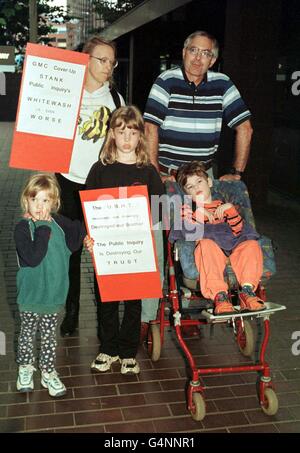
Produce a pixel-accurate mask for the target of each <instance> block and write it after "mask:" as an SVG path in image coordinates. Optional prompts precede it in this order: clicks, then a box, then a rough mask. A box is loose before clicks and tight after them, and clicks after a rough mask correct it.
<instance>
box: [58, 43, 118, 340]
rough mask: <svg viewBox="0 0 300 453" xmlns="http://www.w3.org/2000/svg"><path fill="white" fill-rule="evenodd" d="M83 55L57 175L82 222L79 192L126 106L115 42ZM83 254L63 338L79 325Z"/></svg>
mask: <svg viewBox="0 0 300 453" xmlns="http://www.w3.org/2000/svg"><path fill="white" fill-rule="evenodd" d="M82 52H84V53H88V54H89V55H90V59H89V63H88V69H87V77H86V81H85V86H84V90H83V96H82V101H81V106H80V113H79V118H78V126H77V130H76V135H75V142H74V147H73V152H72V158H71V163H70V169H69V173H67V174H56V177H57V179H58V182H59V185H60V189H61V199H62V214H63V215H65V216H66V217H69V218H71V219H80V220H81V219H82V218H83V216H82V210H81V203H80V198H79V194H78V192H79V191H80V190H84V188H85V180H86V177H87V175H88V172H89V170H90V168H91V166H92V165H93V164H94V162H96V161H97V160H98V158H99V152H100V150H101V148H102V145H103V143H104V140H105V136H106V132H107V128H108V121H109V118H110V114H111V112H112V111H113V110H115V109H116V108H117V107H120V105H125V103H124V100H123V98H122V96H121V95H120V94H119V93H118V92H117V91H116V90H115V89H114V88H113V87H112V74H113V70H114V69H115V68H116V67H117V65H118V62H117V60H116V47H115V44H114V42H111V41H105V40H104V39H102V38H101V37H98V36H94V37H92V38H91V39H89V40H88V41H87V42H86V44H85V45H84V46H83V49H82ZM81 252H82V249H80V250H79V251H78V252H75V253H73V254H72V255H71V258H70V267H69V278H70V289H69V293H68V296H67V300H66V314H65V317H64V320H63V322H62V324H61V326H60V331H61V335H62V336H66V335H71V334H72V333H73V332H74V331H75V329H76V327H77V326H78V317H79V299H80V263H81Z"/></svg>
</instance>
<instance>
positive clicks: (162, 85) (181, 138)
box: [144, 68, 251, 168]
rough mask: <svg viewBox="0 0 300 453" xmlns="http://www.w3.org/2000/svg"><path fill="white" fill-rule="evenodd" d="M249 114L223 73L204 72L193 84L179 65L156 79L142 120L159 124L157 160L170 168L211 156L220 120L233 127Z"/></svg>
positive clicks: (217, 143) (237, 92) (217, 138)
mask: <svg viewBox="0 0 300 453" xmlns="http://www.w3.org/2000/svg"><path fill="white" fill-rule="evenodd" d="M250 116H251V113H250V112H249V110H248V108H247V107H246V105H245V103H244V101H243V100H242V98H241V95H240V93H239V91H238V89H237V88H236V87H235V85H234V84H233V83H232V82H231V80H230V79H229V77H228V76H227V75H225V74H222V73H220V72H212V71H208V72H207V74H206V76H205V78H204V79H203V81H202V82H201V83H200V84H199V85H198V86H196V85H195V84H194V83H193V82H190V81H189V80H188V79H187V77H186V75H185V72H184V70H183V69H182V68H176V69H170V70H168V71H165V72H163V73H162V74H161V75H160V76H159V77H158V78H157V79H156V81H155V83H154V84H153V86H152V88H151V91H150V94H149V97H148V100H147V104H146V108H145V113H144V119H145V121H148V122H150V123H153V124H155V125H157V126H159V162H160V163H161V164H163V165H164V166H166V167H171V168H177V167H178V166H180V165H181V164H182V163H184V162H189V161H192V160H202V161H208V160H210V159H212V158H213V157H214V156H215V153H216V152H217V149H218V146H219V140H220V132H221V127H222V121H225V122H226V124H227V125H228V126H229V127H231V128H234V127H236V126H238V125H239V124H241V123H243V122H244V121H246V120H247V119H249V117H250Z"/></svg>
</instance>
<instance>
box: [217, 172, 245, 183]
mask: <svg viewBox="0 0 300 453" xmlns="http://www.w3.org/2000/svg"><path fill="white" fill-rule="evenodd" d="M219 180H220V181H240V180H241V177H240V175H231V174H230V173H228V174H226V175H223V176H221V177H220V178H219Z"/></svg>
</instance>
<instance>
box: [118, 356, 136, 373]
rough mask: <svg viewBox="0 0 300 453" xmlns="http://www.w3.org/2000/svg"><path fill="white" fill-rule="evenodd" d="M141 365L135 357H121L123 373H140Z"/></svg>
mask: <svg viewBox="0 0 300 453" xmlns="http://www.w3.org/2000/svg"><path fill="white" fill-rule="evenodd" d="M139 372H140V366H139V364H138V362H137V361H136V360H135V359H121V373H122V374H138V373H139Z"/></svg>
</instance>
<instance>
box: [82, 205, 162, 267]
mask: <svg viewBox="0 0 300 453" xmlns="http://www.w3.org/2000/svg"><path fill="white" fill-rule="evenodd" d="M84 207H85V212H86V217H87V223H88V228H89V232H90V235H91V237H92V238H93V239H94V241H95V243H94V258H95V263H96V272H97V274H98V275H114V274H131V273H132V274H133V273H139V272H155V271H156V263H155V257H154V251H153V243H152V235H151V228H150V222H149V215H148V205H147V199H146V198H145V197H132V198H117V199H110V200H97V201H85V202H84Z"/></svg>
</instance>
